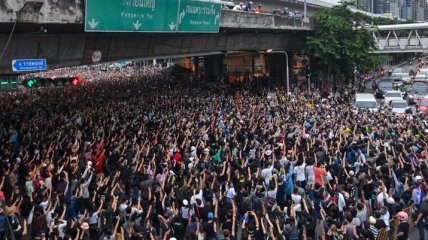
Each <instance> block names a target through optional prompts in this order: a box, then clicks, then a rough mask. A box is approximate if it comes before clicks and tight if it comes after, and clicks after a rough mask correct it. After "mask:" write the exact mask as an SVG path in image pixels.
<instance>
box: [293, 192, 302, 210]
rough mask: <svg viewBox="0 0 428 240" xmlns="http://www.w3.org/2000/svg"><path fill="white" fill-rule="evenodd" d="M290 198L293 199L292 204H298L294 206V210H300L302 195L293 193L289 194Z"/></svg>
mask: <svg viewBox="0 0 428 240" xmlns="http://www.w3.org/2000/svg"><path fill="white" fill-rule="evenodd" d="M291 200H293V202H294V204H296V205H298V207H297V208H296V212H300V211H302V205H301V203H302V196H300V195H299V194H294V193H293V194H291Z"/></svg>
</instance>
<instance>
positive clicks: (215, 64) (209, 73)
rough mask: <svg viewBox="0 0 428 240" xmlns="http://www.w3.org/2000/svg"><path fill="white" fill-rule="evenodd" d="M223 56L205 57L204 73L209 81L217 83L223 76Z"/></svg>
mask: <svg viewBox="0 0 428 240" xmlns="http://www.w3.org/2000/svg"><path fill="white" fill-rule="evenodd" d="M222 68H223V55H210V56H205V57H204V72H205V78H206V79H207V81H211V82H212V81H216V80H217V79H219V77H221V75H222V72H223V71H222Z"/></svg>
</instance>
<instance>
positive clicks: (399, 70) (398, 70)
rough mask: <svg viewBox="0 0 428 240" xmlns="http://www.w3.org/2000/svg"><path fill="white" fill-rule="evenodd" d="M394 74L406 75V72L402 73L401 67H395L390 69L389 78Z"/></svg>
mask: <svg viewBox="0 0 428 240" xmlns="http://www.w3.org/2000/svg"><path fill="white" fill-rule="evenodd" d="M394 73H406V71H404V68H402V67H396V68H393V69H392V72H391V76H392V74H394Z"/></svg>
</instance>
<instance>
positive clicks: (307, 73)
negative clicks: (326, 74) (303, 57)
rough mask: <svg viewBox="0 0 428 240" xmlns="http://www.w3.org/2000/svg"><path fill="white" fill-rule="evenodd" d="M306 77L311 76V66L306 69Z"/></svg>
mask: <svg viewBox="0 0 428 240" xmlns="http://www.w3.org/2000/svg"><path fill="white" fill-rule="evenodd" d="M306 77H308V78H310V77H312V70H311V67H308V68H307V69H306Z"/></svg>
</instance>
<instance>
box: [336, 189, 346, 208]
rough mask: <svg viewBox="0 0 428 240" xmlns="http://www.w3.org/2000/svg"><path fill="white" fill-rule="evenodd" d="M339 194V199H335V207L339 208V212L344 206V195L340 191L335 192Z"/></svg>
mask: <svg viewBox="0 0 428 240" xmlns="http://www.w3.org/2000/svg"><path fill="white" fill-rule="evenodd" d="M337 195H338V196H339V199H338V201H337V207H338V208H339V212H343V209H344V208H345V206H346V201H345V197H344V196H343V194H342V193H339V194H337Z"/></svg>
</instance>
